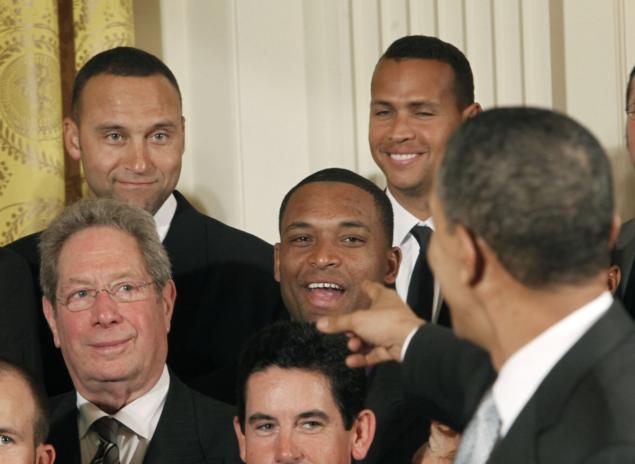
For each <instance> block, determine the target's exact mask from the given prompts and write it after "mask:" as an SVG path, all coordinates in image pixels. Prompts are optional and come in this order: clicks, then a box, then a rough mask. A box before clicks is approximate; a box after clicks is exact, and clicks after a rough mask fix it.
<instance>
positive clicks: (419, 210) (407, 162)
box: [368, 35, 481, 326]
mask: <svg viewBox="0 0 635 464" xmlns="http://www.w3.org/2000/svg"><path fill="white" fill-rule="evenodd" d="M480 111H481V107H480V105H479V104H478V103H476V102H475V101H474V78H473V77H472V69H471V68H470V63H469V62H468V61H467V58H466V57H465V55H463V53H462V52H461V51H460V50H459V49H457V48H456V47H455V46H453V45H452V44H449V43H447V42H444V41H442V40H439V39H437V38H436V37H427V36H421V35H413V36H406V37H402V38H400V39H397V40H396V41H394V42H393V43H392V44H391V45H390V47H388V49H387V50H386V52H385V53H384V54H383V55H382V57H381V58H380V59H379V61H378V63H377V65H376V67H375V71H374V73H373V79H372V82H371V103H370V124H369V133H368V139H369V142H370V149H371V152H372V155H373V159H374V161H375V163H376V164H377V166H378V167H379V168H380V169H381V170H382V172H383V173H384V175H385V176H386V181H387V184H388V186H387V189H386V193H387V194H388V198H390V202H391V204H392V208H393V211H394V215H395V221H394V234H393V245H395V246H399V247H400V248H401V251H402V260H401V265H400V267H399V275H398V277H397V283H396V289H397V293H399V295H400V296H401V297H402V299H403V300H404V301H407V302H408V304H409V305H410V307H411V308H413V310H414V311H415V312H416V313H417V314H418V315H419V316H420V317H421V318H423V319H425V320H427V321H434V322H439V323H441V324H443V325H446V326H447V325H449V314H448V310H447V308H445V306H444V305H443V302H442V296H441V294H440V292H439V286H438V284H437V283H436V282H435V280H434V279H433V277H432V274H431V272H430V268H429V266H428V263H427V259H426V248H427V246H428V242H429V238H430V235H431V233H432V230H433V229H434V223H433V221H432V218H431V216H430V206H429V198H430V192H431V189H432V182H433V180H434V166H435V164H436V163H438V161H439V159H440V158H441V156H442V155H443V150H444V148H445V145H446V143H447V141H448V138H449V137H450V135H451V134H452V133H453V132H454V131H455V130H456V128H457V127H459V125H460V124H461V123H462V122H463V121H464V120H466V119H467V118H470V117H472V116H474V115H475V114H478V113H479V112H480Z"/></svg>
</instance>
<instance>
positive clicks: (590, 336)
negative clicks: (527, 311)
mask: <svg viewBox="0 0 635 464" xmlns="http://www.w3.org/2000/svg"><path fill="white" fill-rule="evenodd" d="M632 330H633V322H632V321H631V319H630V317H629V316H628V314H626V312H625V311H624V308H623V307H622V305H621V304H620V303H619V302H614V303H613V305H611V307H610V308H609V309H608V311H607V312H606V314H604V315H603V316H602V317H601V318H600V319H599V320H598V321H597V322H596V323H595V324H594V325H593V326H591V328H590V329H589V330H588V331H587V332H586V333H585V334H584V336H583V337H582V338H581V339H580V340H578V342H577V343H576V344H575V345H573V347H572V348H571V349H570V350H569V351H568V352H567V353H566V354H565V355H564V356H563V357H562V359H560V361H558V363H556V365H555V366H554V367H553V369H552V370H551V371H550V372H549V374H548V375H547V376H546V377H545V379H544V380H543V382H542V383H541V384H540V386H539V387H538V389H537V390H536V392H535V393H534V395H533V396H532V397H531V399H530V400H529V402H528V403H527V405H526V406H525V407H524V408H523V410H522V411H521V413H520V414H519V415H518V417H517V418H516V420H515V421H514V423H513V425H512V427H511V428H510V430H509V432H508V433H507V435H506V436H505V438H504V439H503V440H502V441H501V442H500V444H499V445H498V446H497V447H496V448H495V449H494V451H493V452H492V455H491V457H490V459H489V461H488V462H489V463H490V464H494V463H507V462H514V463H518V464H522V463H525V462H527V463H529V462H537V461H538V458H539V455H538V453H539V439H540V438H541V435H542V434H544V433H545V432H546V431H548V430H549V429H550V428H551V427H553V426H554V425H555V424H557V422H558V420H559V419H560V417H561V416H562V413H563V410H564V409H565V407H566V405H567V399H568V398H569V397H570V396H571V393H572V390H574V389H575V388H576V386H577V385H578V383H579V382H580V380H581V378H582V377H584V376H585V375H586V374H587V373H588V372H589V371H590V370H591V369H592V368H593V366H595V365H596V364H598V363H599V362H601V360H602V359H603V358H604V357H605V356H606V355H607V354H608V353H610V352H611V351H612V350H613V349H615V347H616V346H617V345H619V344H620V343H621V342H622V340H623V339H624V338H625V337H628V336H630V335H631V333H632Z"/></svg>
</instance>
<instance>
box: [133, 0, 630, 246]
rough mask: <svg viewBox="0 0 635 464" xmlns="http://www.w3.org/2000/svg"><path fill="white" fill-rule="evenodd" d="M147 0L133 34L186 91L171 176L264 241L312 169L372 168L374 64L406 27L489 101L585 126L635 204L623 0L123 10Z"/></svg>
mask: <svg viewBox="0 0 635 464" xmlns="http://www.w3.org/2000/svg"><path fill="white" fill-rule="evenodd" d="M155 8H159V10H160V14H159V15H154V16H155V17H156V18H158V19H155V20H153V19H152V17H150V16H149V17H148V18H149V19H147V21H154V22H155V23H156V24H153V26H152V27H148V26H147V24H145V23H144V27H143V28H142V29H143V30H141V28H139V27H137V45H138V46H140V47H142V48H147V49H149V50H152V51H155V52H156V53H160V54H161V55H162V57H163V59H164V60H165V61H166V62H167V63H168V65H169V66H170V67H171V68H172V69H173V70H174V71H175V74H176V75H177V78H178V79H179V81H180V84H181V87H182V90H183V94H184V110H185V114H186V118H187V131H188V136H187V149H186V158H185V161H184V162H185V164H184V170H183V174H182V178H181V182H180V184H179V188H180V189H182V190H183V191H184V192H185V193H186V194H187V195H188V196H189V197H190V198H193V199H194V200H195V203H197V204H198V205H199V206H200V207H201V208H202V209H204V210H205V211H206V212H207V213H208V214H210V215H212V216H215V217H217V218H219V219H221V220H223V221H225V222H227V223H229V224H232V225H234V226H237V227H240V228H243V229H246V230H249V231H251V232H253V233H255V234H256V235H259V236H261V237H263V238H264V239H266V240H268V241H271V242H273V241H275V240H276V239H277V227H276V223H277V210H278V206H279V204H280V201H281V199H282V197H283V195H284V194H285V193H286V191H287V190H288V189H289V188H290V187H291V186H292V185H294V184H295V183H296V182H298V181H299V180H300V179H301V178H303V177H304V176H306V175H307V174H309V173H310V172H313V171H315V170H317V169H320V168H323V167H327V166H342V167H347V168H351V169H354V170H356V171H357V172H359V173H361V174H363V175H365V176H368V177H370V178H372V179H373V180H375V181H377V182H379V183H382V182H383V179H382V177H381V174H380V173H379V171H378V170H377V168H376V167H375V166H374V164H373V162H372V159H371V157H370V154H369V151H368V146H367V124H368V123H367V119H368V106H369V87H370V77H371V74H372V70H373V67H374V65H375V62H376V61H377V59H378V57H379V56H380V54H381V52H382V51H383V50H384V49H385V48H386V47H387V46H388V45H389V44H390V43H391V42H392V41H393V40H394V39H395V38H397V37H400V36H402V35H405V34H413V33H423V34H431V35H437V36H439V37H440V38H442V39H444V40H448V41H450V42H452V43H454V44H455V45H457V46H458V47H459V48H461V49H462V50H463V51H464V52H465V53H466V54H467V56H468V58H469V60H470V62H471V63H472V67H473V70H474V74H475V84H476V96H477V100H478V101H480V102H481V103H482V104H483V106H484V107H485V108H488V107H492V106H496V105H516V104H531V105H539V106H544V107H552V108H556V109H559V110H561V111H565V112H567V113H569V114H571V115H572V116H574V117H575V118H577V119H579V120H580V121H582V122H583V123H584V124H586V125H587V126H588V127H590V128H591V129H592V130H593V131H594V133H595V134H596V135H597V136H598V137H599V139H600V140H601V142H602V143H603V144H604V146H605V147H606V149H607V150H608V152H609V154H610V155H611V158H612V160H613V163H614V166H615V173H616V185H617V191H618V205H619V209H620V211H621V212H622V214H623V215H624V216H626V217H631V216H633V215H635V201H627V200H628V199H630V198H633V194H634V193H635V172H634V171H633V169H632V168H631V167H630V165H629V164H628V161H627V157H626V154H625V151H624V148H623V145H624V143H623V141H624V123H625V114H624V89H625V85H626V76H627V74H628V71H629V70H630V67H632V66H633V64H635V34H634V33H633V31H632V26H631V31H630V32H631V33H630V35H629V34H627V31H626V29H627V25H632V24H635V1H633V0H551V1H550V0H212V1H210V0H182V1H173V0H136V2H135V12H139V11H144V10H148V9H155ZM144 20H145V18H144V17H139V15H138V17H137V18H136V22H137V24H139V23H140V22H142V23H143V22H144ZM156 28H158V29H160V37H161V39H160V40H161V42H162V43H161V44H157V43H156V41H157V34H156V33H150V32H151V31H155V30H156Z"/></svg>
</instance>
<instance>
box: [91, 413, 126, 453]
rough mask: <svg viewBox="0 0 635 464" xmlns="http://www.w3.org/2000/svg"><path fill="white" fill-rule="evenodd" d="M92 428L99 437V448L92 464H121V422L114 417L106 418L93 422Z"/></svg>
mask: <svg viewBox="0 0 635 464" xmlns="http://www.w3.org/2000/svg"><path fill="white" fill-rule="evenodd" d="M91 427H92V429H93V430H94V431H95V432H96V433H97V435H98V436H99V447H98V448H97V452H96V453H95V457H94V458H93V459H92V461H91V464H119V448H118V447H117V434H118V432H119V422H117V420H116V419H113V418H112V417H109V416H104V417H101V418H99V419H97V420H96V421H95V422H93V425H92V426H91Z"/></svg>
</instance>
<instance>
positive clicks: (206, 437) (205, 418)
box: [48, 374, 241, 464]
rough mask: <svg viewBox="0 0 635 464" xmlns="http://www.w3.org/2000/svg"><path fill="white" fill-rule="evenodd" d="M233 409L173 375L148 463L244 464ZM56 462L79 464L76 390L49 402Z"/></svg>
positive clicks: (147, 458) (148, 454)
mask: <svg viewBox="0 0 635 464" xmlns="http://www.w3.org/2000/svg"><path fill="white" fill-rule="evenodd" d="M233 416H234V410H233V408H232V407H231V406H229V405H226V404H224V403H221V402H219V401H216V400H213V399H211V398H207V397H205V396H203V395H201V394H199V393H197V392H195V391H193V390H191V389H190V388H188V387H187V386H185V385H184V384H183V383H182V382H181V381H180V380H179V379H177V378H176V376H174V375H173V374H172V375H170V388H169V390H168V395H167V397H166V400H165V406H164V407H163V412H162V413H161V418H160V419H159V423H158V424H157V428H156V430H155V432H154V436H153V437H152V440H151V441H150V445H149V447H148V450H147V452H146V456H145V459H144V461H143V462H144V463H146V464H155V463H161V464H163V463H165V464H172V463H173V464H203V463H205V464H211V463H214V464H221V463H224V464H230V463H231V464H233V463H240V462H241V460H240V457H239V454H238V443H237V441H236V436H235V434H234V429H233V426H232V419H233ZM48 440H49V441H48V442H49V443H52V444H53V445H54V446H55V451H56V453H57V459H56V462H60V463H64V464H79V463H80V462H81V459H80V447H79V434H78V431H77V407H76V395H75V391H70V392H67V393H64V394H62V395H60V396H57V397H55V398H53V399H52V400H51V431H50V433H49V438H48Z"/></svg>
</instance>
